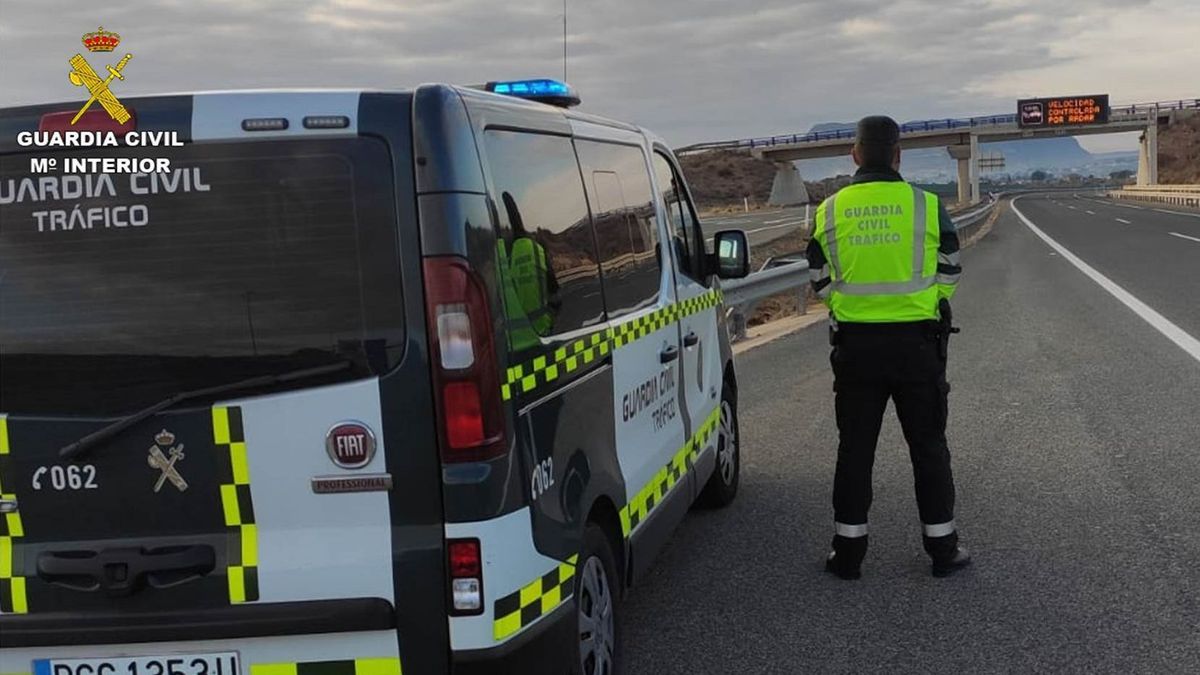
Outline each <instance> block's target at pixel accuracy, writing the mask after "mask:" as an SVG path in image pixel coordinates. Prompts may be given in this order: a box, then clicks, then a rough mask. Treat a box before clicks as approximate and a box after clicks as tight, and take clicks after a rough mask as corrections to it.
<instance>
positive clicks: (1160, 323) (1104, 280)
mask: <svg viewBox="0 0 1200 675" xmlns="http://www.w3.org/2000/svg"><path fill="white" fill-rule="evenodd" d="M1020 200H1021V198H1020V197H1017V198H1015V199H1013V200H1012V210H1013V213H1015V214H1017V217H1018V218H1020V219H1021V222H1023V223H1025V227H1028V228H1029V229H1030V231H1032V232H1033V233H1034V234H1036V235H1037V236H1039V237H1041V239H1042V240H1043V241H1045V242H1046V243H1047V244H1049V245H1050V248H1052V249H1054V250H1055V251H1057V252H1058V253H1059V255H1061V256H1062V257H1063V258H1065V259H1066V260H1067V262H1069V263H1071V264H1072V265H1074V266H1075V267H1077V268H1078V269H1079V271H1080V272H1083V273H1084V274H1085V275H1086V276H1087V277H1088V278H1090V279H1091V280H1092V281H1095V282H1096V283H1097V284H1099V286H1100V287H1101V288H1103V289H1104V290H1105V291H1107V292H1108V293H1109V294H1110V295H1112V296H1113V297H1114V298H1116V299H1117V300H1119V301H1121V304H1123V305H1125V306H1126V307H1128V308H1129V309H1132V310H1133V312H1134V313H1135V314H1137V315H1138V316H1139V317H1141V318H1142V320H1143V321H1145V322H1146V323H1148V324H1150V325H1151V326H1152V327H1153V328H1154V329H1155V330H1157V331H1158V332H1160V333H1162V334H1163V335H1164V336H1166V337H1167V339H1168V340H1170V341H1171V342H1174V343H1175V344H1176V345H1179V348H1180V349H1182V350H1183V351H1185V352H1187V354H1188V356H1191V357H1192V358H1194V359H1196V360H1197V361H1200V340H1197V339H1196V338H1194V337H1192V336H1191V335H1189V334H1188V333H1187V332H1185V331H1184V330H1183V329H1182V328H1180V327H1179V326H1176V325H1175V324H1174V323H1172V322H1171V320H1170V319H1168V318H1167V317H1165V316H1163V315H1162V314H1159V313H1158V312H1156V311H1154V309H1152V308H1151V307H1150V306H1149V305H1147V304H1146V303H1144V302H1142V301H1141V300H1138V299H1137V298H1136V297H1134V295H1133V294H1132V293H1130V292H1129V291H1127V290H1125V289H1124V288H1121V287H1120V286H1118V285H1117V284H1116V283H1115V282H1114V281H1113V280H1111V279H1109V278H1108V277H1106V276H1104V275H1103V274H1101V273H1100V272H1098V271H1097V270H1096V269H1095V268H1094V267H1092V266H1091V265H1089V264H1087V263H1085V262H1084V261H1082V260H1080V259H1079V257H1078V256H1076V255H1075V254H1074V253H1071V252H1070V251H1068V250H1067V249H1066V247H1064V246H1063V245H1062V244H1060V243H1058V242H1057V241H1055V240H1054V239H1052V238H1051V237H1050V235H1048V234H1046V233H1045V232H1042V231H1041V230H1040V229H1039V228H1038V226H1037V225H1034V224H1033V221H1031V220H1029V218H1026V217H1025V214H1024V213H1021V210H1020V209H1019V208H1017V202H1019V201H1020Z"/></svg>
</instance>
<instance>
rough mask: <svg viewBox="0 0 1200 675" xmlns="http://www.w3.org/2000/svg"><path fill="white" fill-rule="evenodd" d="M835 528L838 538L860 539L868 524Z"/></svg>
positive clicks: (842, 525) (839, 524)
mask: <svg viewBox="0 0 1200 675" xmlns="http://www.w3.org/2000/svg"><path fill="white" fill-rule="evenodd" d="M951 525H953V523H951ZM833 527H834V533H835V534H837V536H839V537H845V538H847V539H858V538H860V537H865V536H867V524H866V523H862V524H861V525H847V524H846V523H838V522H835V523H834V524H833Z"/></svg>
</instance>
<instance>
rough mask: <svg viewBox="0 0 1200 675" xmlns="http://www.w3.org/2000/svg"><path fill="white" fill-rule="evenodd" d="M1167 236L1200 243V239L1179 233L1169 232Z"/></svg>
mask: <svg viewBox="0 0 1200 675" xmlns="http://www.w3.org/2000/svg"><path fill="white" fill-rule="evenodd" d="M1167 234H1169V235H1171V236H1172V237H1179V238H1180V239H1190V240H1192V241H1195V242H1200V239H1197V238H1195V237H1189V236H1187V235H1186V234H1179V233H1178V232H1168V233H1167Z"/></svg>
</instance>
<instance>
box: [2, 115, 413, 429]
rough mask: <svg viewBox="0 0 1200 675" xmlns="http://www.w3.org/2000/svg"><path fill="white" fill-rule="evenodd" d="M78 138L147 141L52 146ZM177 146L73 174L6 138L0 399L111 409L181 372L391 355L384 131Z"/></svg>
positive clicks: (212, 373) (399, 328)
mask: <svg viewBox="0 0 1200 675" xmlns="http://www.w3.org/2000/svg"><path fill="white" fill-rule="evenodd" d="M161 152H162V151H161V150H158V153H159V154H161ZM85 153H86V156H88V157H109V156H119V157H139V156H143V155H147V156H148V154H147V153H144V152H140V151H135V150H131V149H129V148H120V149H112V150H87V151H73V150H72V151H64V152H60V153H58V154H57V155H54V154H51V155H49V156H57V157H60V158H62V157H67V156H74V154H78V155H79V156H83V155H84V154H85ZM39 156H47V155H46V154H44V153H43V154H39ZM170 157H171V165H172V173H169V174H150V175H144V174H142V175H139V174H133V175H129V174H126V175H119V174H108V175H101V174H92V175H73V176H67V175H62V174H46V175H31V174H29V170H30V156H28V155H6V156H0V411H4V412H9V413H66V414H119V413H123V412H128V411H132V410H136V409H138V408H140V407H143V406H145V405H147V404H149V403H153V402H154V401H157V400H159V399H161V398H164V397H165V396H168V395H170V394H172V393H175V392H178V391H181V390H187V389H196V388H201V387H206V386H211V385H216V384H222V383H226V382H231V381H234V380H238V379H244V378H247V377H254V376H257V375H264V374H272V373H278V372H283V371H288V370H295V369H297V368H306V367H309V366H318V365H323V364H326V363H332V362H336V361H340V360H343V359H351V360H353V361H354V362H355V363H356V364H357V367H356V368H355V369H353V370H352V371H349V372H350V373H352V375H351V376H356V375H357V376H363V375H366V374H368V372H371V371H374V372H379V371H382V370H386V369H387V368H388V367H389V366H390V365H391V364H393V363H394V362H395V361H396V360H397V359H398V358H399V352H400V350H401V349H402V345H403V342H404V323H403V303H402V299H401V288H400V272H399V261H398V258H399V256H398V252H397V243H396V242H397V237H396V213H395V201H396V194H395V189H394V187H393V184H392V180H391V176H392V170H391V162H392V159H391V158H390V156H389V152H388V150H387V146H386V145H384V144H383V143H382V142H380V141H378V140H374V139H366V138H352V139H337V140H332V139H331V140H321V141H313V140H304V141H296V140H287V141H268V142H256V143H212V144H194V145H188V146H185V147H183V148H178V149H175V150H174V151H173V152H172V153H171V155H170ZM311 385H312V382H311V381H305V382H298V383H296V386H311Z"/></svg>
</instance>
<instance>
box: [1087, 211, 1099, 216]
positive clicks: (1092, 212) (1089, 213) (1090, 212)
mask: <svg viewBox="0 0 1200 675" xmlns="http://www.w3.org/2000/svg"><path fill="white" fill-rule="evenodd" d="M1084 213H1087V214H1088V215H1091V216H1094V215H1096V212H1095V211H1085V212H1084Z"/></svg>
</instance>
